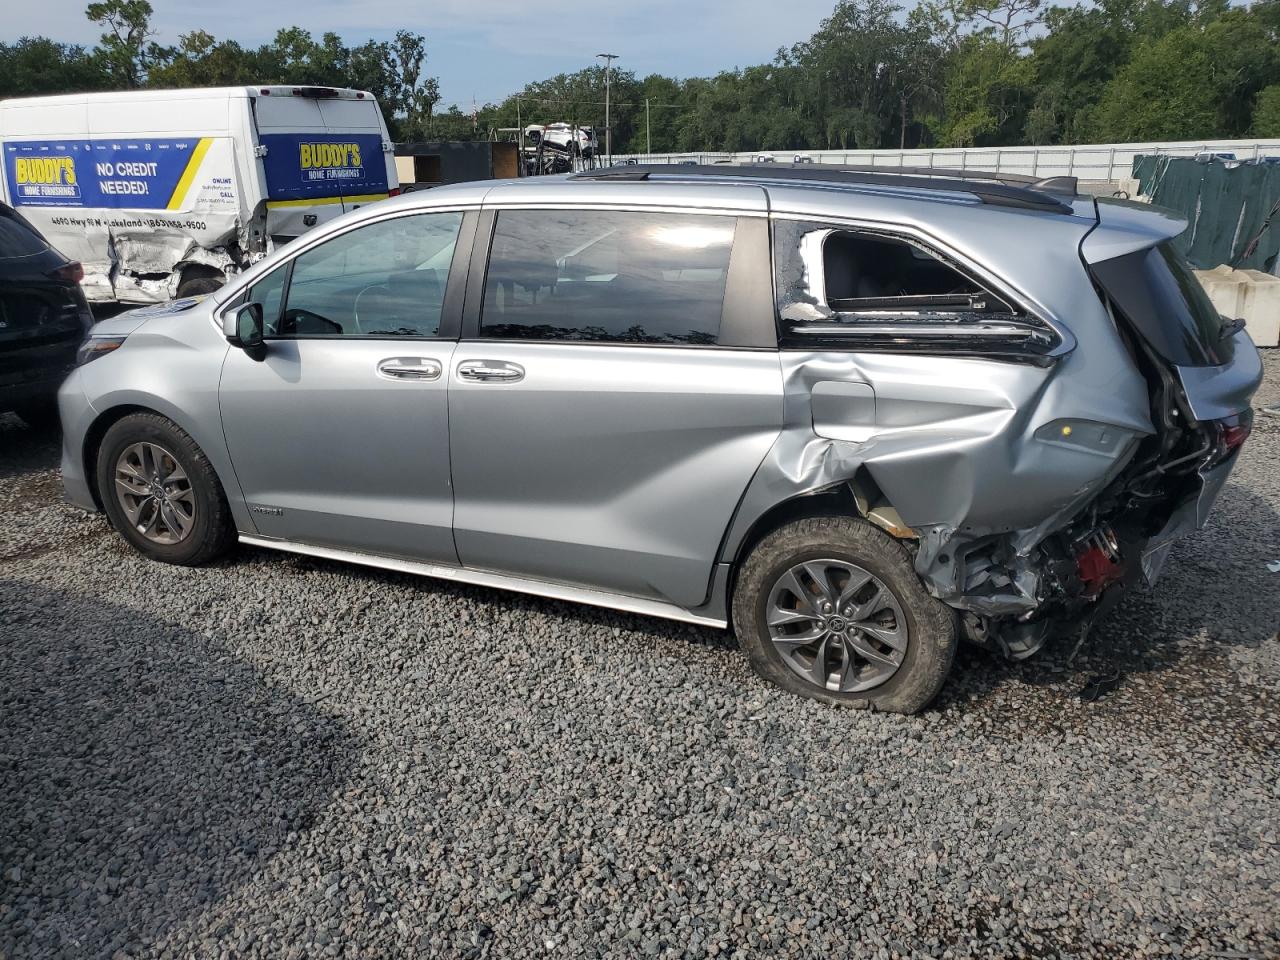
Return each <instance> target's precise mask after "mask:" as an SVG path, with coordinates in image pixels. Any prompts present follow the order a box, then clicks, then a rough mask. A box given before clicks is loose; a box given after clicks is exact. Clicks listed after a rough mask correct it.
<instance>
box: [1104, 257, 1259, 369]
mask: <svg viewBox="0 0 1280 960" xmlns="http://www.w3.org/2000/svg"><path fill="white" fill-rule="evenodd" d="M1093 275H1094V277H1095V278H1096V279H1097V280H1098V282H1099V283H1100V284H1101V285H1102V288H1103V289H1104V290H1105V291H1106V292H1107V294H1108V295H1110V297H1111V299H1112V300H1113V301H1114V302H1115V305H1116V306H1117V307H1118V308H1119V310H1120V312H1121V313H1122V314H1124V316H1125V318H1126V319H1127V320H1128V321H1129V323H1130V324H1132V325H1133V327H1134V328H1135V329H1136V330H1137V331H1138V333H1140V334H1141V335H1142V337H1143V339H1145V340H1146V341H1147V343H1148V344H1149V345H1150V347H1151V349H1153V350H1155V352H1156V353H1158V354H1160V356H1162V357H1164V359H1166V360H1168V361H1169V362H1170V363H1174V364H1177V365H1179V366H1191V367H1204V366H1217V365H1219V364H1223V363H1228V362H1229V361H1230V360H1231V358H1232V355H1233V354H1234V343H1233V341H1232V339H1231V338H1230V337H1226V338H1223V336H1222V317H1221V316H1219V314H1218V310H1217V308H1216V307H1214V305H1213V303H1212V301H1210V300H1209V296H1208V294H1206V293H1205V292H1204V288H1203V287H1201V286H1200V281H1199V280H1197V279H1196V275H1195V274H1194V273H1193V272H1192V271H1191V266H1190V265H1189V264H1188V263H1187V261H1186V260H1184V259H1183V258H1182V255H1181V254H1179V253H1178V251H1177V250H1175V249H1174V248H1173V245H1172V244H1171V243H1162V244H1160V245H1159V246H1156V247H1150V248H1148V249H1146V250H1139V251H1138V252H1137V253H1130V254H1127V255H1126V256H1123V257H1116V258H1115V259H1114V260H1104V261H1102V262H1101V263H1095V264H1094V265H1093Z"/></svg>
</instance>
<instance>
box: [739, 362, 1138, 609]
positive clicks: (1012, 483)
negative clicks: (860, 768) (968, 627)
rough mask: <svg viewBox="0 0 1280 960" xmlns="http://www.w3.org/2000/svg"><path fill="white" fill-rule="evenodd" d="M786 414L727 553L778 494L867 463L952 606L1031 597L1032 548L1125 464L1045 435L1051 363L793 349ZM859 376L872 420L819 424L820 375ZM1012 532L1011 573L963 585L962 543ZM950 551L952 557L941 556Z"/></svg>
mask: <svg viewBox="0 0 1280 960" xmlns="http://www.w3.org/2000/svg"><path fill="white" fill-rule="evenodd" d="M781 362H782V367H783V383H784V387H783V389H784V424H783V429H782V432H781V434H780V435H779V437H778V439H777V441H776V442H775V444H774V446H773V448H772V449H771V450H770V451H769V454H768V456H767V457H766V458H765V461H764V463H763V464H761V466H760V469H759V470H758V471H757V473H756V476H755V478H754V479H753V481H752V483H751V485H750V486H749V487H748V490H747V492H746V495H745V496H744V500H743V504H742V506H741V508H740V509H739V511H738V517H737V519H736V521H735V525H734V529H733V530H732V531H731V532H730V536H729V537H728V538H727V539H726V552H725V554H724V555H722V559H724V560H726V561H728V560H731V559H732V557H733V555H734V551H736V549H737V545H738V544H739V543H740V542H741V540H742V539H743V538H744V537H745V536H746V534H747V532H748V531H749V528H750V524H751V523H752V522H753V520H754V518H757V517H759V516H761V515H762V514H763V513H764V512H766V511H767V510H768V509H769V508H770V507H771V506H773V505H775V504H777V503H779V502H782V501H785V500H788V499H791V498H793V497H797V496H803V495H805V494H811V493H816V492H819V491H823V490H827V489H830V488H831V487H833V486H837V485H839V484H842V483H847V482H849V481H851V480H853V479H854V478H855V476H856V475H857V474H858V471H859V470H860V469H863V468H865V469H866V471H867V473H868V474H870V477H871V479H872V480H874V481H875V483H876V485H877V486H878V487H879V488H880V490H881V491H883V493H884V494H885V496H886V497H887V498H888V500H889V501H890V502H891V503H892V504H893V506H894V507H895V508H897V510H898V512H899V514H900V515H901V517H902V519H903V522H904V523H906V524H907V526H909V527H911V528H912V529H913V530H915V531H916V532H917V533H918V534H919V535H920V541H919V550H918V552H917V560H916V567H917V570H918V572H919V573H920V574H921V576H922V577H923V578H924V579H925V582H926V584H927V585H928V586H929V588H930V590H931V592H933V593H934V594H935V595H936V596H938V597H940V598H941V599H944V600H946V601H947V602H948V603H950V604H952V605H953V606H957V607H962V608H968V609H975V610H977V611H979V612H983V613H987V614H991V615H997V614H1007V613H1025V612H1028V611H1030V610H1033V609H1034V608H1035V606H1036V603H1037V601H1036V588H1037V582H1038V572H1037V570H1036V569H1035V567H1034V565H1033V564H1032V562H1031V560H1030V557H1029V554H1030V551H1031V548H1033V547H1034V546H1035V544H1037V543H1039V542H1040V541H1041V540H1043V538H1044V537H1045V536H1047V535H1048V534H1049V533H1051V532H1052V531H1053V530H1056V529H1058V528H1060V527H1061V526H1062V525H1063V524H1065V523H1066V522H1068V521H1069V520H1070V518H1071V517H1073V516H1074V515H1075V514H1076V513H1077V512H1078V511H1079V510H1080V509H1082V508H1083V507H1084V506H1086V505H1087V504H1088V502H1089V501H1090V500H1092V499H1093V497H1095V496H1096V495H1097V494H1098V493H1099V492H1100V491H1101V490H1102V488H1103V487H1104V486H1105V485H1106V483H1108V482H1109V480H1110V478H1111V477H1112V476H1114V474H1115V472H1116V471H1118V470H1119V469H1121V468H1122V466H1123V464H1124V463H1125V462H1126V461H1127V459H1128V457H1129V456H1130V455H1131V453H1132V449H1133V446H1132V444H1130V445H1127V446H1125V448H1124V449H1123V450H1122V451H1121V452H1120V455H1118V456H1117V457H1115V458H1114V459H1113V460H1107V459H1106V458H1103V457H1099V456H1098V455H1097V454H1085V453H1081V452H1077V451H1072V450H1069V449H1066V448H1064V447H1062V446H1059V445H1052V444H1046V443H1043V442H1041V441H1038V440H1036V439H1035V437H1034V436H1033V434H1034V431H1035V429H1036V428H1037V427H1038V426H1040V425H1041V423H1042V422H1045V421H1046V420H1047V419H1051V418H1052V417H1053V416H1054V415H1055V414H1056V411H1054V410H1052V409H1051V410H1045V409H1043V407H1044V404H1043V398H1044V396H1045V394H1046V392H1047V389H1048V385H1049V383H1050V382H1051V381H1052V379H1053V368H1043V367H1036V366H1032V365H1028V364H1015V363H1004V362H999V361H985V360H974V359H963V360H960V359H957V360H954V361H947V360H942V359H940V358H938V357H928V356H912V355H898V354H875V353H867V354H848V353H842V352H817V351H815V352H801V351H785V352H784V353H783V354H782V355H781ZM829 381H844V382H849V381H854V382H861V383H866V384H869V385H870V386H871V387H872V388H873V389H874V404H875V421H876V422H875V426H874V428H873V430H872V432H871V435H870V436H869V437H868V438H867V439H866V440H864V441H862V442H853V441H848V440H838V439H831V438H827V437H822V436H818V435H817V433H816V432H815V428H814V424H813V413H812V400H811V397H812V394H813V389H814V387H815V385H816V384H818V383H822V382H829ZM997 536H998V537H1005V538H1006V542H1007V544H1008V550H1007V551H1006V552H1007V553H1008V554H1009V564H1008V565H1007V567H1006V569H1005V570H1004V571H1003V574H1004V575H1006V576H1007V577H1008V580H1009V583H1008V586H1007V588H1006V589H1003V590H1001V591H1000V592H999V593H997V594H996V595H990V594H987V595H973V596H968V595H966V593H965V589H964V579H963V578H964V577H965V576H966V569H965V563H964V556H965V554H966V552H967V551H968V549H969V548H970V547H971V546H972V545H974V544H978V543H980V542H981V541H983V540H985V539H988V538H991V537H997ZM944 558H945V559H944Z"/></svg>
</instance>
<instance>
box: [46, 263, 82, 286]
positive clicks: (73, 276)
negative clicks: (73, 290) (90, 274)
mask: <svg viewBox="0 0 1280 960" xmlns="http://www.w3.org/2000/svg"><path fill="white" fill-rule="evenodd" d="M49 276H51V277H53V279H55V280H61V281H62V282H63V283H79V282H80V281H81V280H83V279H84V267H82V266H81V265H80V264H79V262H78V261H75V260H72V261H71V262H70V263H68V264H64V265H63V266H61V267H59V268H58V269H57V270H50V271H49Z"/></svg>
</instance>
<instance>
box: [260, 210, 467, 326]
mask: <svg viewBox="0 0 1280 960" xmlns="http://www.w3.org/2000/svg"><path fill="white" fill-rule="evenodd" d="M461 224H462V214H461V213H422V214H414V215H412V216H407V217H396V218H395V219H392V220H381V221H378V222H377V223H371V224H369V225H368V226H366V227H360V228H358V229H356V230H351V231H348V232H347V233H344V234H341V235H339V236H337V237H334V238H333V239H332V240H328V241H326V242H324V243H322V244H320V245H319V246H317V247H313V248H312V249H310V250H308V251H307V252H306V253H303V254H301V255H300V256H298V257H297V258H296V259H295V260H294V261H293V273H292V276H291V277H290V279H289V289H288V292H287V294H286V295H285V299H284V307H283V310H281V311H280V312H279V319H278V322H277V325H276V328H275V331H274V333H273V334H271V335H273V336H276V337H297V338H312V337H352V336H354V337H434V336H437V335H438V334H439V332H440V315H441V312H442V310H443V307H444V290H445V284H446V282H447V281H448V278H449V266H450V264H451V263H452V262H453V252H454V247H455V246H456V245H457V240H458V229H459V227H460V226H461ZM276 272H279V271H276ZM272 277H274V274H268V275H267V277H265V278H263V280H261V281H259V282H258V284H257V285H255V287H254V294H251V295H252V296H253V298H254V299H256V300H259V301H260V302H263V305H264V310H263V313H264V316H265V317H266V318H267V320H268V329H270V318H271V317H272V316H273V313H272V311H271V310H270V308H269V306H268V305H267V303H266V302H265V297H266V295H267V293H269V291H264V296H262V297H259V296H257V295H256V293H257V288H258V287H259V286H263V285H264V284H266V283H267V281H269V280H271V278H272Z"/></svg>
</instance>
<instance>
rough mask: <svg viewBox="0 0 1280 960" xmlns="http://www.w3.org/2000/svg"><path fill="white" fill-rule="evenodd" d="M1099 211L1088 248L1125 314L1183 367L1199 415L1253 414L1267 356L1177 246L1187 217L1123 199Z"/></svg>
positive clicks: (1099, 278) (1100, 280) (1177, 368)
mask: <svg viewBox="0 0 1280 960" xmlns="http://www.w3.org/2000/svg"><path fill="white" fill-rule="evenodd" d="M1098 214H1099V224H1098V228H1097V229H1095V230H1094V231H1093V233H1091V234H1090V235H1089V236H1088V237H1087V238H1086V239H1085V241H1084V243H1083V245H1082V247H1081V252H1082V254H1083V255H1084V258H1085V261H1086V262H1087V263H1088V264H1089V268H1090V270H1091V272H1092V274H1093V277H1094V280H1095V281H1096V283H1097V284H1098V286H1099V287H1100V288H1101V290H1102V291H1103V292H1104V293H1105V294H1106V296H1107V298H1108V299H1109V300H1110V303H1111V307H1112V309H1113V310H1114V311H1115V312H1116V313H1117V314H1118V315H1119V316H1118V317H1117V319H1118V320H1120V321H1122V322H1124V323H1126V324H1127V326H1128V328H1129V329H1130V330H1132V331H1133V332H1134V333H1135V334H1136V335H1137V336H1138V337H1140V338H1141V340H1142V342H1143V344H1144V345H1145V347H1147V348H1149V350H1150V351H1151V353H1152V354H1154V357H1155V358H1157V359H1158V360H1159V361H1162V365H1163V366H1166V367H1167V368H1169V369H1170V370H1171V371H1173V372H1174V373H1176V376H1177V378H1178V379H1179V381H1180V383H1181V386H1182V389H1183V392H1184V394H1185V398H1186V402H1187V404H1188V406H1189V408H1190V411H1191V412H1192V414H1193V415H1194V417H1195V419H1197V420H1200V421H1205V420H1219V419H1223V418H1226V417H1231V416H1234V415H1238V414H1244V413H1247V411H1248V410H1249V403H1250V399H1251V397H1252V396H1253V393H1254V391H1255V390H1256V389H1257V387H1258V384H1259V383H1260V382H1261V380H1262V362H1261V359H1260V358H1259V356H1258V352H1257V350H1256V349H1255V348H1254V346H1253V342H1252V341H1251V340H1250V339H1249V336H1248V334H1247V333H1245V332H1243V329H1242V324H1241V323H1240V322H1239V321H1237V320H1236V319H1235V318H1232V317H1223V316H1221V315H1219V313H1218V311H1217V309H1216V308H1215V307H1214V306H1213V303H1212V302H1211V301H1210V300H1209V297H1208V295H1207V294H1206V293H1205V292H1204V289H1203V288H1202V287H1201V286H1200V281H1199V280H1197V279H1196V276H1195V273H1194V272H1193V271H1192V269H1191V266H1190V264H1188V263H1187V261H1186V260H1185V259H1184V258H1183V256H1182V254H1181V253H1179V252H1178V250H1177V249H1176V247H1175V246H1174V242H1173V241H1174V238H1175V237H1177V236H1178V234H1180V233H1181V232H1182V231H1183V230H1184V229H1185V228H1186V221H1184V220H1182V219H1180V218H1178V217H1177V216H1176V215H1173V214H1171V213H1170V212H1169V211H1165V210H1162V209H1160V208H1155V207H1151V206H1148V205H1146V204H1122V203H1118V202H1115V201H1099V203H1098Z"/></svg>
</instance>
